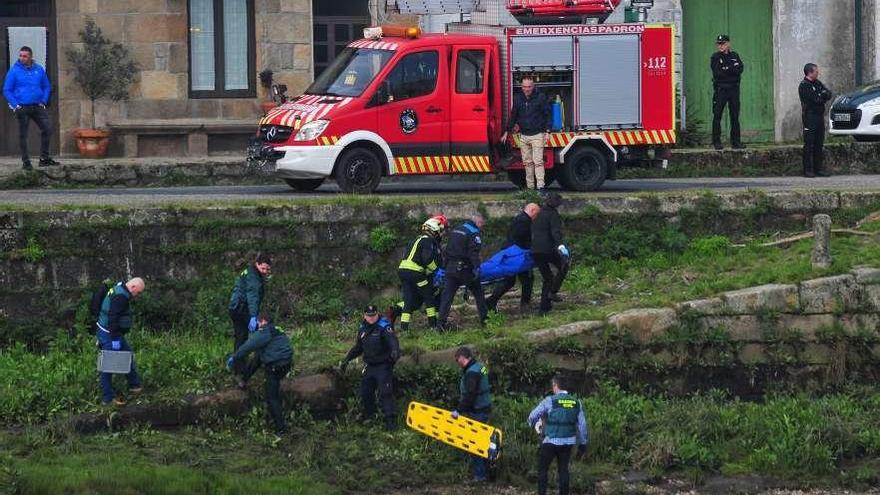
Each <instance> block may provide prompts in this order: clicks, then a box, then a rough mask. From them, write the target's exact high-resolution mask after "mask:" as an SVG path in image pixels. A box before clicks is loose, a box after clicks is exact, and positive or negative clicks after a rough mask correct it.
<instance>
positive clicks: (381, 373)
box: [339, 304, 400, 431]
mask: <svg viewBox="0 0 880 495" xmlns="http://www.w3.org/2000/svg"><path fill="white" fill-rule="evenodd" d="M358 356H363V359H364V363H365V364H366V366H365V367H364V370H363V378H361V406H362V407H363V411H362V412H361V422H366V421H369V420H370V419H372V418H373V416H374V415H375V414H376V390H377V389H378V391H379V397H380V398H381V399H382V413H383V414H384V416H385V429H386V430H388V431H392V430H395V429H396V428H397V422H396V416H397V415H396V412H395V410H394V364H395V363H396V362H397V360H398V359H399V358H400V342H399V341H398V340H397V335H395V334H394V327H393V326H392V324H391V322H389V321H388V320H386V319H385V318H382V317H380V316H379V310H378V309H377V308H376V306H374V305H372V304H370V305H369V306H367V307H366V308H364V319H363V321H361V324H360V327H359V328H358V333H357V340H355V342H354V346H352V348H351V350H349V351H348V354H346V355H345V359H343V360H342V362H341V363H339V365H340V368H341V370H342V371H345V368H346V367H347V366H348V363H349V362H350V361H351V360H352V359H354V358H356V357H358Z"/></svg>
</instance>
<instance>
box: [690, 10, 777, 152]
mask: <svg viewBox="0 0 880 495" xmlns="http://www.w3.org/2000/svg"><path fill="white" fill-rule="evenodd" d="M682 10H683V14H684V20H683V29H684V73H685V74H684V82H685V85H684V89H685V95H686V96H687V119H688V122H689V124H688V127H692V126H694V125H695V124H696V128H697V131H698V132H700V133H705V135H706V136H708V135H709V134H710V133H711V131H712V71H711V70H710V69H709V57H711V56H712V53H713V52H714V51H715V50H716V49H717V48H716V46H715V38H716V37H717V36H718V35H719V34H722V33H723V34H728V35H730V46H731V50H733V51H735V52H737V53H739V55H740V57H742V59H743V63H744V64H745V66H746V70H745V72H744V73H743V78H742V83H741V84H740V100H741V102H742V109H741V111H740V125H741V127H742V136H743V140H744V141H752V142H755V141H759V142H760V141H772V140H773V136H774V112H773V1H772V0H683V1H682ZM728 122H729V120H728V114H727V111H725V114H724V118H723V120H722V123H723V131H722V139H723V140H724V141H725V142H727V141H728V136H729V134H730V133H729V131H728V129H729V125H728Z"/></svg>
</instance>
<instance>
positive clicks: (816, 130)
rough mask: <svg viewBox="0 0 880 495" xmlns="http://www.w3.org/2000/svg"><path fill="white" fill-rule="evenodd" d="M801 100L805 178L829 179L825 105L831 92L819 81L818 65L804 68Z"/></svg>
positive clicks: (799, 89)
mask: <svg viewBox="0 0 880 495" xmlns="http://www.w3.org/2000/svg"><path fill="white" fill-rule="evenodd" d="M798 96H800V99H801V118H802V119H803V122H804V157H803V160H804V177H816V176H819V177H828V176H829V175H830V174H829V173H828V172H826V171H825V169H824V168H823V167H822V162H823V158H824V157H823V147H824V145H825V103H827V102H828V100H830V99H831V91H828V88H826V87H825V85H824V84H822V81H820V80H819V67H818V66H817V65H816V64H807V65H805V66H804V80H803V81H801V85H800V86H799V87H798Z"/></svg>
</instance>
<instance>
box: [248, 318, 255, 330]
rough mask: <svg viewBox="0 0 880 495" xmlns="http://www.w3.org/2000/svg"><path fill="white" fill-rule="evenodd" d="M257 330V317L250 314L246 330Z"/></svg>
mask: <svg viewBox="0 0 880 495" xmlns="http://www.w3.org/2000/svg"><path fill="white" fill-rule="evenodd" d="M256 330H257V317H256V316H251V321H249V322H248V331H249V332H254V331H256Z"/></svg>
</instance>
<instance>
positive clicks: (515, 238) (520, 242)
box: [486, 203, 541, 311]
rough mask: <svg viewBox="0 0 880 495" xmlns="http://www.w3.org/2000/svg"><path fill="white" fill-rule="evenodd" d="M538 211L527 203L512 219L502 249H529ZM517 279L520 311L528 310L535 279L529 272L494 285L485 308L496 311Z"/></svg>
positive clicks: (533, 205) (507, 278)
mask: <svg viewBox="0 0 880 495" xmlns="http://www.w3.org/2000/svg"><path fill="white" fill-rule="evenodd" d="M539 211H541V207H540V206H538V205H537V204H535V203H529V204H527V205H526V206H525V208H523V209H522V211H521V212H519V215H517V216H516V217H514V218H513V221H512V222H511V223H510V229H509V230H508V231H507V243H506V244H505V245H504V248H508V247H510V246H513V245H517V246H519V247H520V248H522V249H526V250H528V249H531V247H532V220H534V219H535V217H536V216H538V212H539ZM517 278H519V283H520V286H521V287H522V292H521V294H520V298H519V308H520V311H522V310H524V309H526V308H528V305H529V303H530V302H532V286H533V285H534V283H535V277H534V275H533V274H532V271H531V270H527V271H525V272H522V273H520V274H518V275H515V276H512V277H506V278H505V279H504V280H502V281H500V282H498V283H497V284H495V289H494V290H493V291H492V295H490V296H489V297H488V298H487V299H486V306H488V307H489V309H491V310H493V311H496V310H497V309H496V306H497V305H498V301H499V300H500V299H501V296H503V295H504V294H505V293H507V291H509V290H510V289H511V288H513V286H514V285H515V284H516V279H517Z"/></svg>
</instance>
